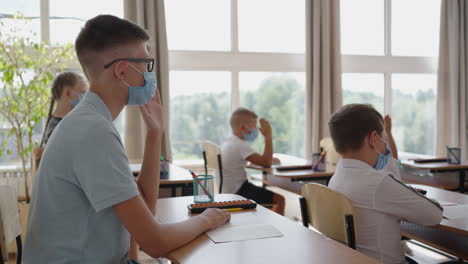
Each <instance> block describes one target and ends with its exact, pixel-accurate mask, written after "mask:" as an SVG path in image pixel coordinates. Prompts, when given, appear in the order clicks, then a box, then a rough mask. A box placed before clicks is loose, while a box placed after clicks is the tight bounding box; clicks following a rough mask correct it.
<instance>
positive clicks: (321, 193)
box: [301, 183, 356, 248]
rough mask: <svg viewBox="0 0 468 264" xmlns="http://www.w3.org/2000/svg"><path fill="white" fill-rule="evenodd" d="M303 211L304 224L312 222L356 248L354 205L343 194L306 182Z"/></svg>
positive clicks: (302, 199) (303, 192)
mask: <svg viewBox="0 0 468 264" xmlns="http://www.w3.org/2000/svg"><path fill="white" fill-rule="evenodd" d="M301 213H302V220H303V224H304V226H308V224H309V223H310V224H311V225H312V226H313V227H314V228H316V229H317V230H318V231H319V232H321V233H323V234H324V235H326V236H328V237H331V238H333V239H335V240H338V241H340V242H342V243H345V244H347V245H348V246H349V247H351V248H356V247H355V227H354V222H353V216H354V215H355V211H354V206H353V204H352V203H351V201H350V200H349V199H348V198H346V197H345V196H344V195H343V194H341V193H339V192H336V191H334V190H332V189H330V188H328V187H326V186H324V185H321V184H317V183H308V184H304V185H303V186H302V197H301Z"/></svg>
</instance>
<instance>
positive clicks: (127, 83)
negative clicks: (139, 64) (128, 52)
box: [120, 63, 145, 87]
mask: <svg viewBox="0 0 468 264" xmlns="http://www.w3.org/2000/svg"><path fill="white" fill-rule="evenodd" d="M128 65H130V67H132V68H133V69H134V70H135V71H137V72H138V73H140V74H141V75H143V76H145V75H144V74H143V73H142V72H141V71H140V70H138V69H137V68H135V66H133V65H132V64H130V63H129V64H128ZM120 81H121V82H123V83H124V84H125V85H127V87H130V85H129V84H128V83H127V82H126V81H124V80H120Z"/></svg>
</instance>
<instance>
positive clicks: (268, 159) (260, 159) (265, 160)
mask: <svg viewBox="0 0 468 264" xmlns="http://www.w3.org/2000/svg"><path fill="white" fill-rule="evenodd" d="M259 130H260V133H262V135H263V136H264V137H265V149H264V151H263V155H260V154H258V153H254V154H252V155H250V156H248V157H247V158H246V160H247V161H250V162H251V163H253V164H255V165H258V166H262V167H265V168H270V167H271V165H272V164H273V139H272V136H271V126H270V123H269V122H268V120H266V119H265V118H260V128H259Z"/></svg>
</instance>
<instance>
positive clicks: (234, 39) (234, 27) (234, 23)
mask: <svg viewBox="0 0 468 264" xmlns="http://www.w3.org/2000/svg"><path fill="white" fill-rule="evenodd" d="M237 6H238V5H237V0H231V52H234V53H236V52H239V27H238V9H237Z"/></svg>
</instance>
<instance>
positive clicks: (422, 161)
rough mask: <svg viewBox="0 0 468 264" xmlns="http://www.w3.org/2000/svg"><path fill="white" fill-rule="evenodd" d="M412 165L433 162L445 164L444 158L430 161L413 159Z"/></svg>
mask: <svg viewBox="0 0 468 264" xmlns="http://www.w3.org/2000/svg"><path fill="white" fill-rule="evenodd" d="M413 161H414V163H433V162H447V159H446V158H432V159H413Z"/></svg>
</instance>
